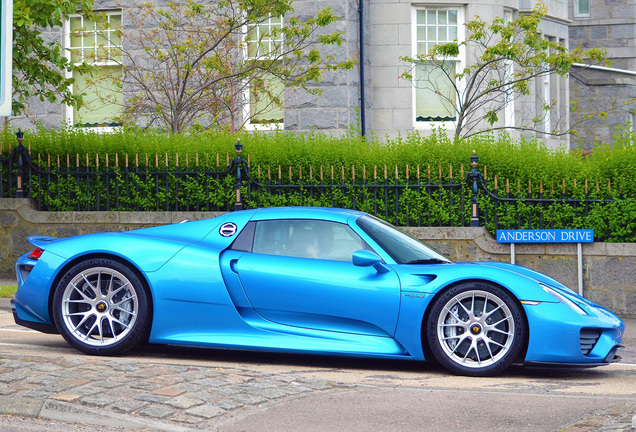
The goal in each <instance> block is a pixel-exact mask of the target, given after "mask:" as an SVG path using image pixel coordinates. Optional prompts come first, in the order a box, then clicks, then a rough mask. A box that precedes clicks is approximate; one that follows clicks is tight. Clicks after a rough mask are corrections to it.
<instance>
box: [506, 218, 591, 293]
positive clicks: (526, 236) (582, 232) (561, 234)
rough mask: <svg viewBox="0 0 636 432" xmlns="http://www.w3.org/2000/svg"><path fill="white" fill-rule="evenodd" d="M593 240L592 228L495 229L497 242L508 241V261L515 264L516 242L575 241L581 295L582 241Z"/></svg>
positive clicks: (589, 241) (588, 241)
mask: <svg viewBox="0 0 636 432" xmlns="http://www.w3.org/2000/svg"><path fill="white" fill-rule="evenodd" d="M592 242H594V230H592V229H561V230H497V243H510V262H511V263H512V264H516V261H517V258H516V254H517V252H516V248H515V245H516V244H517V243H576V257H577V264H578V265H577V267H578V280H579V294H580V295H581V296H583V247H582V243H592Z"/></svg>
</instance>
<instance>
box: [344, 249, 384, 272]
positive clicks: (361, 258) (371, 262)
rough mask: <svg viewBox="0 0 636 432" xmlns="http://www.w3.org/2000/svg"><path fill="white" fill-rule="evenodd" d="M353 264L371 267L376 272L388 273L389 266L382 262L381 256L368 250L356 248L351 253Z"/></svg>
mask: <svg viewBox="0 0 636 432" xmlns="http://www.w3.org/2000/svg"><path fill="white" fill-rule="evenodd" d="M352 261H353V265H355V266H358V267H373V268H374V269H375V270H376V271H377V272H378V273H388V272H389V268H388V267H387V266H386V265H384V264H382V258H380V257H379V256H378V255H376V254H375V253H373V252H371V251H368V250H358V251H355V252H354V253H353V258H352Z"/></svg>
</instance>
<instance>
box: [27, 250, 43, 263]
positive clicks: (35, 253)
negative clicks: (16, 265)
mask: <svg viewBox="0 0 636 432" xmlns="http://www.w3.org/2000/svg"><path fill="white" fill-rule="evenodd" d="M42 253H44V249H42V248H39V247H38V248H35V249H34V250H33V251H31V253H30V254H29V259H32V260H36V261H37V260H39V259H40V258H41V257H42Z"/></svg>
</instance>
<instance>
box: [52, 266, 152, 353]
mask: <svg viewBox="0 0 636 432" xmlns="http://www.w3.org/2000/svg"><path fill="white" fill-rule="evenodd" d="M148 303H149V302H148V297H147V294H146V290H145V288H144V285H143V283H142V282H141V280H140V279H139V278H138V277H137V275H136V274H135V273H134V272H132V271H131V270H130V269H129V268H128V267H127V266H125V265H124V264H122V263H120V262H118V261H115V260H112V259H106V258H99V259H97V258H96V259H88V260H86V261H83V262H81V263H79V264H77V265H75V266H74V267H72V268H71V269H70V270H68V271H67V272H66V273H65V274H64V276H63V277H62V279H61V280H60V282H59V283H58V284H57V287H56V288H55V293H54V295H53V307H52V311H53V318H54V320H55V324H56V326H57V328H58V330H59V332H60V333H61V334H62V336H63V337H64V339H66V341H67V342H68V343H70V344H71V345H72V346H74V347H75V348H77V349H78V350H80V351H82V352H84V353H87V354H95V355H115V354H120V353H123V352H125V351H128V350H130V349H132V348H134V347H135V346H137V345H138V344H140V343H143V342H144V339H145V338H146V337H147V335H148V332H149V330H150V313H149V310H148V309H149V306H148Z"/></svg>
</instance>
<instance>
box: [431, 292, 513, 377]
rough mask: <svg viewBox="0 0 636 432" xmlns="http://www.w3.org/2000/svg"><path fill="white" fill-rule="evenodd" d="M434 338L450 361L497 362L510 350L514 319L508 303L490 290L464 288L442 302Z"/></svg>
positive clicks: (466, 363)
mask: <svg viewBox="0 0 636 432" xmlns="http://www.w3.org/2000/svg"><path fill="white" fill-rule="evenodd" d="M437 337H438V340H439V341H440V345H441V347H442V350H443V351H444V353H445V354H446V356H447V357H448V358H449V359H451V360H452V361H453V362H455V363H457V364H458V365H460V366H464V367H468V368H483V367H487V366H490V365H493V364H495V363H497V362H498V361H499V360H500V359H501V358H502V357H504V356H505V355H506V353H507V352H508V351H509V350H510V348H511V346H512V344H513V342H514V338H515V320H514V317H513V314H512V312H511V310H510V308H509V307H508V305H507V304H506V303H505V302H504V301H503V300H501V299H500V298H499V297H498V296H496V295H494V294H493V293H489V292H486V291H480V290H471V291H465V292H462V293H460V294H458V295H456V296H455V297H453V298H451V299H450V300H449V301H448V302H447V303H446V304H445V305H444V307H443V309H442V311H441V313H440V315H439V317H438V320H437Z"/></svg>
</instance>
